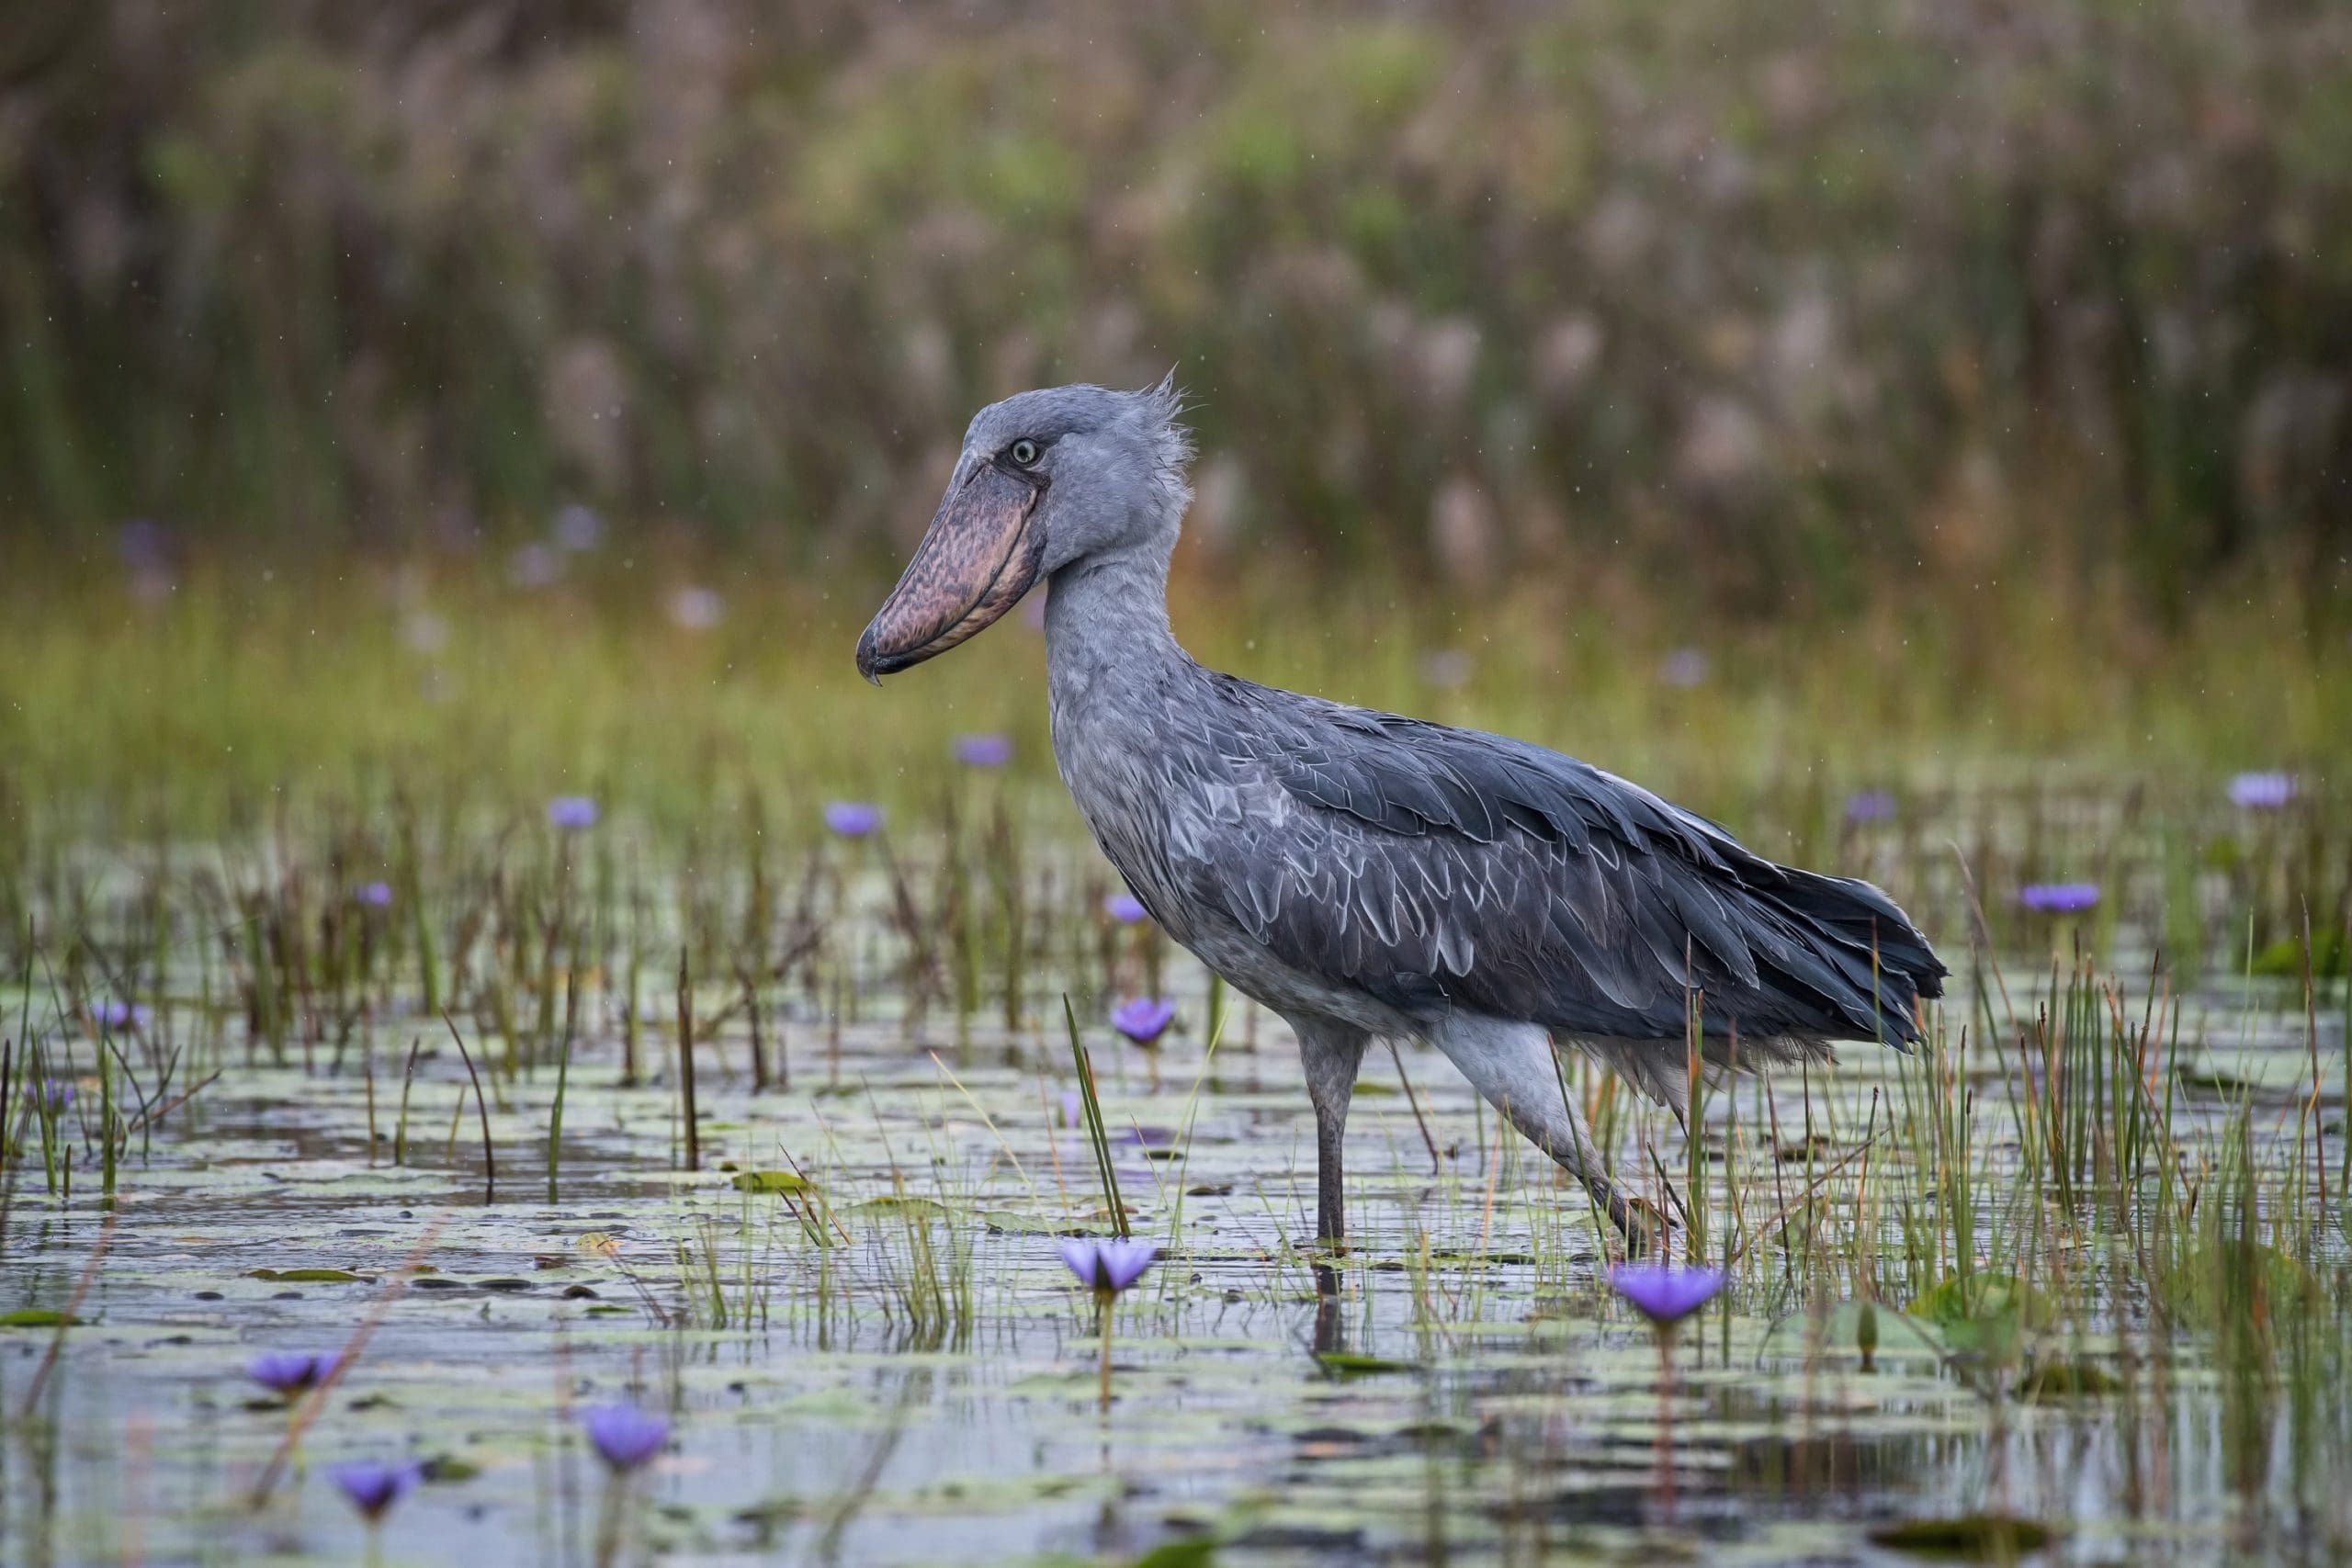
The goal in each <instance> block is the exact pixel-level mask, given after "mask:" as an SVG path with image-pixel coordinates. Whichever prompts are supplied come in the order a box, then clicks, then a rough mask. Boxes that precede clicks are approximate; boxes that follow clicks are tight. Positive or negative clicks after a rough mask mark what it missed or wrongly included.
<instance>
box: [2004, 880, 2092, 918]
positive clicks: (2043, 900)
mask: <svg viewBox="0 0 2352 1568" xmlns="http://www.w3.org/2000/svg"><path fill="white" fill-rule="evenodd" d="M2018 903H2020V904H2023V905H2024V906H2025V907H2026V908H2029V909H2031V910H2033V911H2035V912H2036V913H2037V914H2043V915H2078V914H2081V913H2082V912H2083V911H2084V910H2085V909H2087V908H2090V907H2091V906H2092V905H2094V904H2096V903H2098V883H2096V882H2029V883H2027V884H2026V885H2025V886H2023V887H2020V888H2018Z"/></svg>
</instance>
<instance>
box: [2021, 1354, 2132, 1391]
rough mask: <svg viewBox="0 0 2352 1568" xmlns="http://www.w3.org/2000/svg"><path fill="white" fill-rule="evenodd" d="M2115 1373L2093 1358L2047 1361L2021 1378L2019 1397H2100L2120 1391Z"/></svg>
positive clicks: (2120, 1383) (2119, 1382) (2121, 1385)
mask: <svg viewBox="0 0 2352 1568" xmlns="http://www.w3.org/2000/svg"><path fill="white" fill-rule="evenodd" d="M2122 1387H2123V1384H2122V1382H2121V1381H2120V1380H2119V1379H2118V1378H2117V1377H2116V1376H2115V1374H2114V1373H2112V1372H2109V1371H2106V1370H2104V1369H2103V1368H2100V1367H2098V1366H2094V1365H2093V1364H2092V1363H2090V1362H2089V1361H2081V1360H2076V1361H2046V1362H2044V1363H2042V1364H2041V1366H2038V1367H2036V1368H2034V1369H2033V1371H2030V1372H2028V1373H2027V1374H2026V1375H2025V1376H2024V1377H2023V1378H2021V1379H2019V1380H2018V1398H2019V1399H2034V1400H2046V1399H2097V1398H2099V1397H2102V1396H2103V1395H2106V1394H2110V1393H2120V1391H2121V1390H2122Z"/></svg>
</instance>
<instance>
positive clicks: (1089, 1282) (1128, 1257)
mask: <svg viewBox="0 0 2352 1568" xmlns="http://www.w3.org/2000/svg"><path fill="white" fill-rule="evenodd" d="M1061 1253H1062V1263H1063V1265H1064V1266H1065V1267H1067V1268H1068V1269H1069V1271H1070V1272H1071V1273H1073V1274H1075V1275H1077V1276H1078V1282H1079V1283H1080V1284H1081V1285H1084V1286H1085V1287H1086V1288H1087V1289H1088V1290H1089V1291H1091V1292H1093V1294H1094V1311H1095V1321H1096V1323H1097V1325H1099V1327H1100V1330H1101V1337H1102V1341H1103V1382H1102V1396H1101V1408H1102V1409H1103V1411H1104V1412H1106V1413H1107V1412H1108V1411H1109V1410H1110V1408H1111V1307H1112V1305H1113V1303H1115V1302H1117V1300H1118V1299H1119V1296H1120V1293H1121V1292H1124V1291H1125V1290H1126V1288H1127V1287H1128V1286H1130V1285H1132V1284H1134V1283H1135V1282H1136V1280H1140V1279H1142V1278H1143V1275H1144V1270H1145V1269H1149V1268H1150V1267H1151V1265H1152V1262H1153V1260H1154V1259H1155V1258H1158V1257H1159V1247H1154V1246H1153V1245H1152V1244H1151V1243H1149V1242H1148V1241H1129V1240H1125V1239H1122V1238H1119V1237H1115V1236H1114V1237H1103V1236H1074V1237H1072V1238H1071V1239H1069V1240H1068V1241H1065V1242H1063V1243H1062V1246H1061Z"/></svg>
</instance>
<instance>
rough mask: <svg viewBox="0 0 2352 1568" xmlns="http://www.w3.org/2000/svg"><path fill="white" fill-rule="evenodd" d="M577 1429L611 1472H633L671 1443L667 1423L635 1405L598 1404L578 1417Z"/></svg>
mask: <svg viewBox="0 0 2352 1568" xmlns="http://www.w3.org/2000/svg"><path fill="white" fill-rule="evenodd" d="M580 1429H581V1430H582V1432H585V1433H586V1434H587V1435H588V1442H589V1446H590V1447H592V1448H594V1450H596V1456H597V1457H598V1458H599V1459H602V1460H603V1461H605V1463H606V1464H608V1465H610V1466H611V1467H612V1468H613V1469H614V1470H616V1471H618V1472H624V1473H626V1472H628V1471H632V1470H636V1469H638V1468H639V1466H641V1465H643V1464H644V1463H645V1462H646V1461H649V1460H650V1459H651V1458H652V1457H653V1456H654V1455H655V1454H658V1453H660V1452H661V1451H662V1445H663V1444H665V1443H667V1442H668V1441H669V1440H670V1423H668V1422H667V1421H664V1420H663V1419H662V1417H661V1416H656V1415H654V1414H653V1413H651V1412H650V1411H647V1410H640V1409H639V1408H638V1407H637V1406H636V1405H634V1404H598V1405H594V1406H592V1407H590V1408H589V1409H586V1410H583V1411H582V1412H581V1413H580Z"/></svg>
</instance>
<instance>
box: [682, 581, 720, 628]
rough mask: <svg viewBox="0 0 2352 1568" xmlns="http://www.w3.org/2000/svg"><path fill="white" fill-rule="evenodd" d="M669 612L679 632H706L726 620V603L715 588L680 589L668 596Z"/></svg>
mask: <svg viewBox="0 0 2352 1568" xmlns="http://www.w3.org/2000/svg"><path fill="white" fill-rule="evenodd" d="M669 611H670V624H671V625H672V626H676V627H678V628H679V629H680V630H681V631H689V632H707V631H708V630H710V628H711V627H713V626H717V625H718V623H719V622H720V621H722V620H724V619H726V618H727V601H726V600H725V599H723V598H721V597H720V596H719V592H718V590H717V589H716V588H699V587H686V588H681V589H679V590H678V591H677V592H674V593H673V594H671V595H670V603H669Z"/></svg>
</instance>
